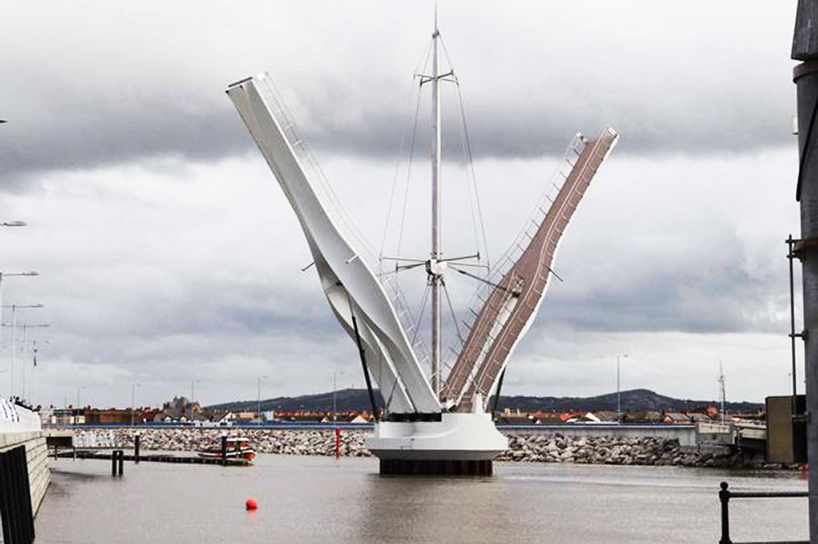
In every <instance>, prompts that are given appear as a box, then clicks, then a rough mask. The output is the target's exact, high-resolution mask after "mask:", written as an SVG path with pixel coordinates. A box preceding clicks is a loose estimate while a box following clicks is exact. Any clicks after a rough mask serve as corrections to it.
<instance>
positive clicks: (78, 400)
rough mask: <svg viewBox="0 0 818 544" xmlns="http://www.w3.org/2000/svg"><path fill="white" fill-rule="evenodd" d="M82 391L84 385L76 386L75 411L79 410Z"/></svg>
mask: <svg viewBox="0 0 818 544" xmlns="http://www.w3.org/2000/svg"><path fill="white" fill-rule="evenodd" d="M83 389H85V386H84V385H78V386H77V406H76V408H77V410H79V408H80V391H82V390H83Z"/></svg>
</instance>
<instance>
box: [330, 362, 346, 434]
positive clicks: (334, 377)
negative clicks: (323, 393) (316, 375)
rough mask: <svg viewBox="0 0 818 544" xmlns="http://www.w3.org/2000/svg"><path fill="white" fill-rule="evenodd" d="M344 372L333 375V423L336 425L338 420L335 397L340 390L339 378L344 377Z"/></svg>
mask: <svg viewBox="0 0 818 544" xmlns="http://www.w3.org/2000/svg"><path fill="white" fill-rule="evenodd" d="M343 374H344V373H343V372H333V373H332V422H333V423H335V419H336V403H335V396H336V391H337V390H338V376H339V375H342V376H343Z"/></svg>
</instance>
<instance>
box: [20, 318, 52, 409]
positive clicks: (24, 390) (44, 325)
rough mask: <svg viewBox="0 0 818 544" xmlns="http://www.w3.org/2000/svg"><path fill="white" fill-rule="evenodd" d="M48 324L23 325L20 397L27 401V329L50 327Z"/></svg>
mask: <svg viewBox="0 0 818 544" xmlns="http://www.w3.org/2000/svg"><path fill="white" fill-rule="evenodd" d="M50 326H51V325H49V324H48V323H37V324H35V325H29V324H27V323H23V368H22V369H21V371H22V374H23V389H22V391H21V393H22V396H23V398H24V399H26V400H28V397H27V396H26V359H27V355H28V339H27V332H28V329H44V328H47V327H50Z"/></svg>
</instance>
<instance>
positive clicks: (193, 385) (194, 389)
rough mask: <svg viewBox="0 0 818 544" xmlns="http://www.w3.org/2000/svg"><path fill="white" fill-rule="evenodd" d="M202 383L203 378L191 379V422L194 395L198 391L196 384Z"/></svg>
mask: <svg viewBox="0 0 818 544" xmlns="http://www.w3.org/2000/svg"><path fill="white" fill-rule="evenodd" d="M197 383H202V380H190V422H191V423H193V395H194V392H195V391H196V384H197Z"/></svg>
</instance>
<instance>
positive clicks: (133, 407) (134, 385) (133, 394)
mask: <svg viewBox="0 0 818 544" xmlns="http://www.w3.org/2000/svg"><path fill="white" fill-rule="evenodd" d="M137 387H142V384H141V383H136V382H134V383H132V384H131V427H133V413H134V410H136V388H137Z"/></svg>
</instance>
